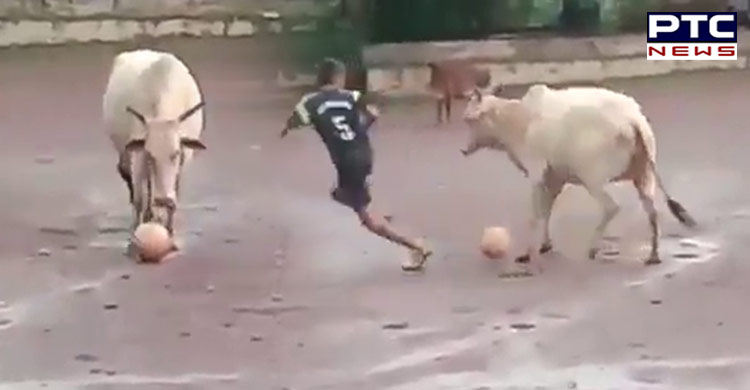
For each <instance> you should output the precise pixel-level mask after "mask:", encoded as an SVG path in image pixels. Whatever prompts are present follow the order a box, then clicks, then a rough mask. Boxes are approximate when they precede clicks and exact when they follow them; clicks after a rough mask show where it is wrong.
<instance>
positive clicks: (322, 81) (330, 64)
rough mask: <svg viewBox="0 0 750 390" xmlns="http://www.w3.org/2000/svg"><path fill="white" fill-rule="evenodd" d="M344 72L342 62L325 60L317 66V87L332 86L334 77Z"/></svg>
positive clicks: (344, 67)
mask: <svg viewBox="0 0 750 390" xmlns="http://www.w3.org/2000/svg"><path fill="white" fill-rule="evenodd" d="M344 72H346V66H345V65H344V63H343V62H341V61H339V60H336V59H333V58H326V59H324V60H323V62H321V63H320V64H319V65H318V86H321V87H322V86H324V85H329V84H333V80H334V78H335V77H336V76H339V75H341V74H343V73H344Z"/></svg>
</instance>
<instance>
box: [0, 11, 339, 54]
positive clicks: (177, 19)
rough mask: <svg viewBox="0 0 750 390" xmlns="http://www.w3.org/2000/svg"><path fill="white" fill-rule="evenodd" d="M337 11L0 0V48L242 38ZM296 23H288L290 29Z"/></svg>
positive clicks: (277, 29)
mask: <svg viewBox="0 0 750 390" xmlns="http://www.w3.org/2000/svg"><path fill="white" fill-rule="evenodd" d="M337 11H339V9H338V4H337V2H336V1H327V2H321V1H319V0H293V1H289V0H0V47H4V46H25V45H44V44H65V43H86V42H120V41H127V40H132V39H136V38H139V37H144V36H145V37H153V38H158V37H164V36H193V37H208V36H212V37H245V36H251V35H254V34H256V33H257V32H261V31H269V32H280V31H281V30H282V29H283V26H282V24H281V22H279V21H278V19H279V18H280V17H283V19H284V21H292V23H293V21H294V20H306V18H310V17H320V16H325V15H329V14H332V13H335V12H337ZM294 28H295V26H294V25H293V26H292V29H294Z"/></svg>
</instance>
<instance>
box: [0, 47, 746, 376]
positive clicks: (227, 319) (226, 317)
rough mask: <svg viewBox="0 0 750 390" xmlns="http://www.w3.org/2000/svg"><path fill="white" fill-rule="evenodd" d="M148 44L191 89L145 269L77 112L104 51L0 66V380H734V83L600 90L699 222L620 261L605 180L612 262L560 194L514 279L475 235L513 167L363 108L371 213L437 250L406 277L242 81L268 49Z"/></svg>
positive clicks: (739, 347)
mask: <svg viewBox="0 0 750 390" xmlns="http://www.w3.org/2000/svg"><path fill="white" fill-rule="evenodd" d="M170 47H172V48H174V49H175V50H176V51H177V52H179V53H180V54H182V55H184V57H185V58H186V59H187V60H188V61H189V63H190V64H191V65H192V66H193V67H194V69H195V72H196V73H197V75H198V77H199V80H200V82H201V83H202V87H203V89H204V91H205V95H206V98H207V101H208V104H209V106H208V128H207V134H206V143H207V145H208V146H209V150H208V151H207V152H205V153H204V154H202V155H201V156H199V158H198V159H196V160H195V162H194V164H193V165H192V166H191V170H190V173H189V174H188V177H187V180H186V183H185V188H184V190H185V198H184V199H183V200H182V203H181V209H180V217H179V218H180V219H179V223H180V224H179V230H180V237H181V240H183V241H184V247H185V250H184V252H183V253H182V254H181V255H180V256H178V257H177V258H174V259H172V260H171V261H169V262H167V263H165V264H163V265H159V266H143V265H137V264H134V263H133V262H131V261H130V260H129V259H127V258H125V257H123V255H122V251H123V248H124V245H125V239H126V233H125V232H124V231H123V229H124V228H126V227H127V226H128V218H129V209H128V207H127V203H126V190H125V187H124V185H123V183H121V182H120V181H119V178H118V176H117V174H116V173H115V156H114V154H113V151H112V150H111V149H110V146H109V144H108V141H107V140H106V138H105V136H104V135H103V133H102V130H101V127H100V124H99V104H100V101H99V99H100V95H101V93H102V91H103V88H104V83H105V79H106V72H107V70H108V69H107V68H108V66H109V61H110V59H111V56H112V55H113V53H114V48H112V47H107V46H94V47H88V48H76V49H64V48H59V49H32V50H14V51H4V52H2V55H1V56H0V85H1V86H2V87H1V88H0V137H1V139H2V151H3V153H2V154H0V166H2V167H4V169H2V170H0V227H1V228H2V230H1V231H0V301H2V303H0V389H3V390H4V389H9V390H10V389H13V390H23V389H37V388H42V387H46V388H50V389H91V390H105V389H106V390H109V389H137V390H145V389H149V390H150V389H219V390H223V389H253V390H255V389H258V390H264V389H269V390H280V389H284V388H286V389H294V390H298V389H299V390H323V389H326V390H351V389H361V390H369V389H373V390H383V389H388V390H401V389H408V390H422V389H424V390H436V389H451V390H453V389H456V390H470V389H493V390H494V389H555V390H556V389H576V388H577V389H586V390H614V389H648V390H657V389H659V390H661V389H680V390H686V389H737V390H740V389H747V388H748V387H750V374H748V373H750V337H747V329H748V328H749V327H750V314H748V312H747V300H746V299H747V297H748V296H749V295H748V294H750V283H747V280H748V279H750V262H748V261H747V257H746V253H747V250H748V247H750V241H748V233H747V229H746V228H747V226H748V218H750V204H748V195H750V185H749V183H748V177H747V173H746V167H747V161H748V157H747V151H746V148H747V145H749V144H750V133H749V132H748V131H747V128H746V124H745V121H746V118H747V117H748V115H747V112H748V111H747V110H748V108H747V99H746V97H747V93H748V92H747V91H748V90H750V77H748V74H746V73H704V74H690V75H682V76H674V77H669V78H658V79H648V80H635V81H623V82H613V83H611V85H613V86H615V87H617V88H621V89H623V90H625V91H627V92H628V93H631V94H633V95H634V96H636V97H637V98H638V99H640V101H641V102H642V104H643V106H644V107H645V109H646V111H647V112H648V115H649V116H650V117H651V119H652V121H653V124H654V127H655V129H656V134H657V139H658V142H659V147H660V149H659V157H658V161H659V168H660V170H661V171H662V175H663V177H664V178H665V182H666V184H667V185H668V187H669V188H671V190H672V191H673V193H674V194H676V196H677V197H678V198H679V199H680V200H681V201H683V202H684V203H685V204H686V206H687V207H689V208H690V209H691V211H692V212H693V213H694V214H695V216H696V217H697V218H698V219H699V220H700V222H701V223H702V228H701V229H700V230H699V231H697V232H688V231H685V230H684V229H683V228H681V227H680V226H679V225H678V224H677V223H676V222H675V221H674V220H673V219H671V217H669V216H668V214H667V212H666V209H665V208H664V207H663V205H660V212H661V214H662V215H663V216H664V218H663V227H664V238H663V257H664V260H665V263H664V264H663V265H662V266H659V267H653V268H646V267H644V266H643V265H642V263H641V260H642V258H643V256H644V255H645V252H644V248H643V246H644V245H645V243H646V239H647V230H646V227H647V222H646V219H645V216H644V215H643V213H642V212H641V210H640V206H639V204H638V202H637V199H636V197H635V194H634V191H632V189H631V188H628V187H627V186H626V187H624V188H613V189H612V193H614V194H615V196H616V199H617V200H618V201H619V202H620V203H621V204H622V206H623V211H622V213H621V214H620V215H619V216H618V217H617V219H616V220H615V222H614V223H613V225H612V227H611V229H610V231H609V235H610V236H612V237H613V238H612V239H611V240H613V241H614V244H615V245H616V246H617V247H618V248H619V249H620V251H621V253H622V254H621V255H620V256H619V257H617V258H615V259H613V260H609V261H604V260H600V261H596V262H590V261H587V260H584V256H583V253H584V243H585V241H586V239H587V238H588V235H589V234H590V233H591V231H592V229H593V225H594V223H595V220H596V218H597V216H598V210H597V209H596V207H595V205H594V204H593V203H592V202H591V201H590V199H589V198H588V197H587V195H586V194H585V193H584V192H583V191H581V190H579V189H569V190H568V191H567V192H566V193H565V194H564V195H563V196H562V197H561V199H560V203H559V204H558V206H557V209H556V212H555V216H554V218H553V238H554V239H555V241H556V243H557V244H558V247H559V253H557V254H553V255H550V256H547V257H545V258H544V259H542V260H541V262H540V264H541V267H542V271H543V272H541V273H539V274H537V276H535V277H533V278H526V279H519V280H505V279H500V278H498V277H497V274H498V272H499V271H500V268H502V266H503V264H502V263H500V264H498V263H490V262H488V261H486V260H483V259H482V258H481V256H480V255H479V253H478V251H477V241H478V238H479V235H480V233H481V230H482V229H483V227H484V226H488V225H493V224H502V225H506V226H509V227H510V229H511V230H512V231H521V228H522V227H523V226H524V220H525V216H526V213H525V207H526V204H527V203H526V202H527V201H526V197H527V193H528V185H527V183H525V182H524V180H523V179H522V178H521V177H520V175H519V174H518V173H516V171H514V169H513V168H512V166H511V165H510V163H508V162H507V160H506V159H505V157H504V156H501V155H497V154H492V153H487V152H485V153H481V154H479V155H477V156H476V157H474V158H472V159H464V158H463V157H462V156H461V155H460V154H459V152H458V149H459V147H461V146H462V145H463V142H464V139H465V137H466V134H465V129H464V127H463V126H462V125H460V124H458V123H456V124H454V125H451V126H448V127H444V128H442V129H435V128H433V127H432V126H431V123H432V118H433V111H432V106H427V105H418V104H416V105H415V104H410V105H408V106H407V105H402V106H397V105H388V106H386V107H385V109H384V120H383V122H382V124H381V125H380V126H378V128H377V129H376V130H375V136H374V142H375V145H376V149H377V153H378V156H377V158H378V161H377V168H376V173H375V177H374V182H375V188H374V194H375V197H376V199H377V202H378V203H377V204H378V205H379V206H380V208H381V209H385V210H388V211H390V212H392V213H394V214H395V215H396V216H397V220H396V221H397V222H398V223H399V225H401V226H403V227H405V228H407V229H410V230H411V231H413V232H417V233H422V234H425V235H427V236H428V237H430V238H431V240H432V241H433V243H434V244H435V248H436V250H437V254H436V256H435V257H434V260H433V261H432V262H431V263H429V269H428V270H427V272H425V273H424V274H420V275H412V276H409V275H404V274H402V273H401V272H400V270H399V263H400V261H401V260H402V259H403V256H404V254H403V253H402V252H401V251H399V250H398V249H396V248H394V247H392V246H390V245H388V244H386V243H382V242H380V241H379V240H377V239H375V238H373V237H371V236H369V235H368V234H366V233H365V232H364V231H363V230H361V229H360V228H359V227H358V224H357V222H356V220H355V218H354V216H353V215H352V214H351V213H349V212H348V211H347V210H346V209H344V208H342V207H340V206H338V205H336V204H334V203H332V202H331V201H330V200H329V198H328V196H327V191H328V188H329V185H330V183H331V180H332V178H333V174H332V169H331V168H330V167H329V165H328V163H327V160H326V154H325V152H324V150H323V148H322V146H321V145H320V144H319V141H318V139H317V138H316V136H315V135H314V134H312V133H310V132H307V133H303V134H295V136H293V137H290V138H288V139H287V140H284V142H281V141H280V140H278V139H277V137H276V135H277V132H278V131H279V130H280V127H279V124H280V122H281V120H283V119H284V118H285V115H286V113H287V111H286V110H287V107H288V105H289V104H291V103H292V100H293V97H291V96H289V95H284V94H281V93H272V92H268V91H271V89H269V88H264V87H263V81H264V80H263V77H265V78H267V75H268V73H262V70H263V69H265V67H264V66H262V65H259V59H261V58H267V57H265V56H264V55H261V54H257V53H258V52H257V51H255V49H254V48H253V46H252V45H250V44H248V43H247V42H244V41H232V42H229V43H216V42H209V43H206V44H201V43H180V42H175V43H173V44H172V46H170ZM258 50H260V49H258ZM259 75H261V76H259ZM264 91H265V92H264ZM391 328H401V329H391Z"/></svg>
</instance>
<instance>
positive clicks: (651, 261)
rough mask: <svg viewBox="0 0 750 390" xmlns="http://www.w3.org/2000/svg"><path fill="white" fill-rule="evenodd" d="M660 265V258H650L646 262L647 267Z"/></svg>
mask: <svg viewBox="0 0 750 390" xmlns="http://www.w3.org/2000/svg"><path fill="white" fill-rule="evenodd" d="M659 264H661V259H659V258H658V257H652V258H649V259H648V260H646V265H647V266H651V265H659Z"/></svg>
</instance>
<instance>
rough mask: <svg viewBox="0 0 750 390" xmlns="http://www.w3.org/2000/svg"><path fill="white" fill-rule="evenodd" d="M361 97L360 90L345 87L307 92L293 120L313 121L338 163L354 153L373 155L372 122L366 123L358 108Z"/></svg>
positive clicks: (302, 123) (295, 109) (294, 125)
mask: <svg viewBox="0 0 750 390" xmlns="http://www.w3.org/2000/svg"><path fill="white" fill-rule="evenodd" d="M360 97H361V95H360V93H359V92H357V91H349V90H345V89H326V90H320V91H317V92H313V93H310V94H307V95H305V96H304V97H302V99H301V100H300V101H299V103H297V105H296V107H295V108H294V112H293V113H292V118H291V124H292V125H293V127H297V126H301V125H312V126H313V127H314V128H315V131H316V132H317V133H318V135H320V138H321V139H322V140H323V143H325V145H326V148H327V149H328V153H329V154H330V155H331V160H332V161H333V163H334V164H336V165H339V164H340V163H343V162H344V161H347V160H349V157H350V156H352V155H359V156H371V153H372V150H371V147H370V138H369V136H368V134H367V127H368V126H367V125H364V124H363V123H362V120H361V118H360V111H359V109H358V107H359V105H360V102H359V99H360Z"/></svg>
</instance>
